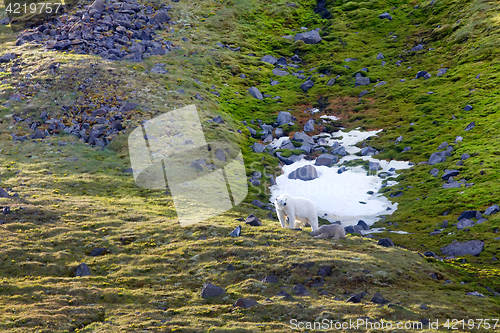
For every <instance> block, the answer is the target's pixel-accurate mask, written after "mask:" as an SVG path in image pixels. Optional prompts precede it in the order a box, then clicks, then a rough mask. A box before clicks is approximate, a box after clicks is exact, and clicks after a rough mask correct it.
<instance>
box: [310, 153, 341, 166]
mask: <svg viewBox="0 0 500 333" xmlns="http://www.w3.org/2000/svg"><path fill="white" fill-rule="evenodd" d="M338 161H339V158H338V157H337V156H335V155H332V154H321V155H320V156H318V158H316V162H314V165H318V166H322V165H325V166H330V165H332V164H335V163H337V162H338Z"/></svg>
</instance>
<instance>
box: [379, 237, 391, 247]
mask: <svg viewBox="0 0 500 333" xmlns="http://www.w3.org/2000/svg"><path fill="white" fill-rule="evenodd" d="M378 245H382V246H385V247H391V246H394V243H393V242H392V240H391V239H390V238H382V239H380V240H379V241H378Z"/></svg>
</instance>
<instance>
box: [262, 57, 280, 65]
mask: <svg viewBox="0 0 500 333" xmlns="http://www.w3.org/2000/svg"><path fill="white" fill-rule="evenodd" d="M260 61H263V62H266V63H268V64H271V65H275V64H276V62H277V61H278V60H277V59H276V58H275V57H273V56H270V55H265V56H263V57H262V58H261V59H260Z"/></svg>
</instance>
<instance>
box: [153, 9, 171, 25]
mask: <svg viewBox="0 0 500 333" xmlns="http://www.w3.org/2000/svg"><path fill="white" fill-rule="evenodd" d="M168 21H170V15H168V14H167V12H166V11H163V10H160V11H157V12H156V13H154V14H153V16H151V18H150V19H149V22H150V23H151V24H156V23H160V24H162V23H165V22H168Z"/></svg>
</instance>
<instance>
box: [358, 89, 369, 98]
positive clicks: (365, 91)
mask: <svg viewBox="0 0 500 333" xmlns="http://www.w3.org/2000/svg"><path fill="white" fill-rule="evenodd" d="M368 93H369V91H368V90H363V91H362V92H360V93H359V95H358V97H359V98H361V97H363V96H364V95H366V94H368Z"/></svg>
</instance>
